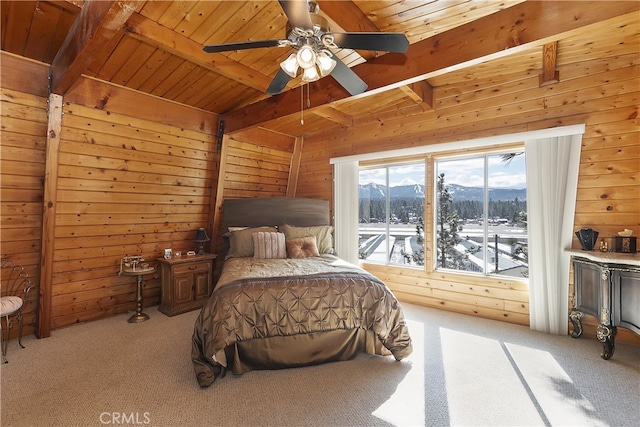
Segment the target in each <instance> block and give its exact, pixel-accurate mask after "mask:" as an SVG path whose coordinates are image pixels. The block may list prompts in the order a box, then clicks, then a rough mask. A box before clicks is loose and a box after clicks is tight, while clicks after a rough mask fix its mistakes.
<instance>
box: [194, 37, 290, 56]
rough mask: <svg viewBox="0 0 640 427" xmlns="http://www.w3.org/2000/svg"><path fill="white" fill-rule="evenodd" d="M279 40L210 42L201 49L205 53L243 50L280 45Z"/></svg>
mask: <svg viewBox="0 0 640 427" xmlns="http://www.w3.org/2000/svg"><path fill="white" fill-rule="evenodd" d="M280 43H281V41H280V40H256V41H250V42H236V43H223V44H211V45H208V46H205V47H204V48H203V49H202V50H204V51H205V52H207V53H214V52H228V51H231V50H244V49H257V48H261V47H277V46H280Z"/></svg>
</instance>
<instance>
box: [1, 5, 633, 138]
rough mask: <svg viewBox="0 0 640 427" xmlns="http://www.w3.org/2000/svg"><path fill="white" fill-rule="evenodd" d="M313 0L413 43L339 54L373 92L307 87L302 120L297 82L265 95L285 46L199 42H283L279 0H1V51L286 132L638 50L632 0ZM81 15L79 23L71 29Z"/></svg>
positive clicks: (334, 23)
mask: <svg viewBox="0 0 640 427" xmlns="http://www.w3.org/2000/svg"><path fill="white" fill-rule="evenodd" d="M318 3H319V5H320V8H321V14H322V15H323V16H324V17H325V18H327V19H328V20H329V22H330V24H331V29H332V30H334V31H349V32H351V31H386V32H403V33H405V34H406V36H407V38H408V39H409V42H410V44H411V45H410V48H409V51H408V52H407V54H384V52H369V51H352V50H348V49H341V50H338V51H336V52H335V53H336V54H337V55H338V56H339V57H340V58H342V59H343V61H344V62H345V63H347V64H348V65H349V66H351V67H353V69H354V71H356V72H357V74H358V75H359V76H360V77H361V78H362V79H363V80H364V81H365V82H367V83H368V84H369V89H370V90H371V89H375V90H373V91H371V92H367V93H365V94H364V95H360V96H356V97H349V96H348V94H347V93H346V92H345V91H344V90H343V89H342V88H341V87H340V86H339V85H338V84H337V83H336V82H335V81H334V80H333V78H331V77H327V78H324V79H321V80H320V81H318V82H315V83H312V84H310V85H307V86H306V88H305V90H304V93H305V99H304V104H306V102H307V100H308V101H309V103H310V109H309V110H308V111H307V112H305V123H304V126H301V123H300V107H301V101H302V98H301V95H302V90H300V89H299V88H298V87H299V86H300V83H301V82H300V80H299V78H298V79H293V80H292V81H291V82H290V84H289V86H288V89H289V90H288V91H287V92H285V93H283V94H280V95H277V96H274V97H270V96H268V95H266V94H265V89H266V88H267V86H268V85H269V84H270V82H271V79H272V78H273V77H274V76H275V74H276V73H277V71H278V68H279V63H280V61H282V60H283V59H285V58H286V57H287V56H288V55H289V54H290V53H291V49H290V48H265V49H252V50H243V51H234V52H226V53H216V54H206V53H204V52H203V51H202V46H204V45H206V44H218V43H225V42H236V41H247V40H263V39H280V38H283V37H284V36H285V32H286V24H287V18H286V16H285V15H284V13H283V11H282V8H281V7H280V5H279V4H278V2H277V1H264V0H262V1H211V0H203V1H100V2H96V1H93V0H89V1H87V2H84V3H83V2H82V1H81V0H67V1H64V0H48V1H22V0H19V1H4V0H3V1H2V2H1V16H0V19H1V21H0V25H1V31H2V34H1V36H2V43H1V47H2V49H3V50H5V51H8V52H11V53H15V54H18V55H21V56H25V57H28V58H31V59H34V60H37V61H41V62H45V63H48V64H53V67H52V69H53V91H54V92H55V93H60V94H63V95H64V93H65V92H66V91H67V90H68V89H69V88H70V87H72V85H73V84H74V82H75V81H76V80H77V79H78V78H79V76H80V75H85V76H88V77H91V78H96V79H100V80H104V81H108V82H111V83H114V84H117V85H121V86H124V87H127V88H131V89H135V90H138V91H141V92H144V93H148V94H151V95H155V96H158V97H161V98H165V99H169V100H172V101H175V102H179V103H182V104H185V105H189V106H193V107H196V108H199V109H202V110H206V111H211V112H215V113H217V114H220V115H222V117H223V118H224V119H225V120H226V121H227V122H228V125H229V126H230V129H229V130H232V131H233V130H238V129H242V128H245V127H251V126H257V125H259V126H261V127H264V128H267V129H272V130H275V131H277V132H280V133H284V134H288V135H300V134H312V133H315V132H320V131H322V130H326V129H327V128H328V127H333V126H350V124H351V123H353V120H356V119H357V118H358V117H363V116H371V115H375V114H385V113H389V112H393V111H398V110H403V111H405V112H406V111H411V109H431V108H437V105H432V104H433V102H432V98H431V93H432V91H433V90H434V88H439V89H442V90H443V89H445V88H447V87H454V86H455V85H460V84H473V81H474V80H477V79H480V78H483V79H486V78H489V79H495V81H496V83H499V82H500V81H504V77H501V76H505V75H509V76H510V81H511V80H513V78H514V77H513V75H517V74H520V75H522V76H529V75H531V73H536V74H540V73H542V72H543V71H544V69H545V67H547V68H548V67H552V69H551V70H550V72H551V75H553V67H555V66H556V65H567V64H571V63H574V62H579V61H584V60H590V59H593V58H597V57H598V56H599V55H601V54H602V52H607V51H611V50H612V49H618V50H620V49H621V48H620V44H619V40H620V38H619V37H616V38H612V37H609V35H610V34H611V32H612V31H615V32H616V33H617V35H618V36H619V35H620V34H621V33H622V34H624V40H625V43H623V44H625V45H627V46H628V47H627V48H625V49H626V50H628V52H627V53H630V52H637V51H638V48H637V44H638V23H637V22H638V20H637V17H636V14H637V12H638V9H639V6H638V4H639V2H635V1H633V2H630V1H621V2H614V1H601V2H580V1H578V2H570V1H567V2H565V1H562V2H544V1H537V0H536V1H532V0H528V1H526V2H525V1H524V0H483V1H481V0H431V1H424V0H419V1H411V0H405V1H400V0H380V1H372V0H353V1H332V0H325V1H322V0H320V1H319V2H318ZM586 3H589V5H588V6H587V5H586ZM81 10H82V11H83V13H81ZM567 16H569V17H571V19H567ZM76 20H79V21H82V22H83V23H84V25H83V26H77V25H76V27H74V26H73V25H74V21H76ZM89 35H90V36H91V37H88V36H89ZM65 38H66V41H65ZM609 40H614V41H609ZM555 42H558V43H557V44H556V43H555ZM614 44H615V45H614ZM556 47H557V50H556ZM625 49H622V50H623V51H624V50H625ZM549 52H550V53H549ZM623 53H624V52H623ZM545 57H546V58H547V59H546V60H543V58H545ZM516 79H517V77H516ZM294 89H295V90H294ZM307 92H308V95H307ZM451 95H452V96H455V93H453V94H451ZM252 104H253V105H252ZM106 108H108V106H107V107H106ZM305 108H307V107H306V106H305ZM264 111H266V113H265V112H264Z"/></svg>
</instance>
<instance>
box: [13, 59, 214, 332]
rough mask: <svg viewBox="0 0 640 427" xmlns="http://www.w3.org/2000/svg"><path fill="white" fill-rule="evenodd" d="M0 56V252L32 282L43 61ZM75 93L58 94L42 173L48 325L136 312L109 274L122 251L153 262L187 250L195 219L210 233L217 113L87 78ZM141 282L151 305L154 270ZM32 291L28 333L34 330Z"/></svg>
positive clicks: (42, 140) (42, 134)
mask: <svg viewBox="0 0 640 427" xmlns="http://www.w3.org/2000/svg"><path fill="white" fill-rule="evenodd" d="M2 55H3V56H2V60H3V67H2V73H3V74H2V77H3V80H2V92H1V102H2V146H1V147H2V158H1V159H2V160H1V161H2V164H1V166H2V169H1V173H2V175H1V178H2V182H1V184H0V189H1V191H2V193H1V197H2V216H1V217H0V220H1V221H2V223H1V226H2V241H1V243H2V254H3V255H4V254H10V255H11V256H12V258H14V259H16V260H17V261H19V262H21V263H23V264H26V266H27V267H28V270H29V273H30V276H31V277H32V278H34V279H35V280H36V282H37V281H38V279H39V262H40V259H41V254H40V248H41V236H42V203H43V190H44V182H43V179H44V171H45V145H46V133H47V112H46V106H47V98H46V94H47V88H46V81H47V70H48V67H47V66H46V64H38V65H37V66H36V71H34V70H33V68H34V65H33V64H34V63H33V61H28V60H25V59H24V58H20V57H15V56H13V55H10V54H6V53H4V52H3V53H2ZM9 64H10V65H11V66H10V67H7V66H6V65H9ZM37 70H40V71H41V72H40V73H38V72H37ZM38 79H40V81H41V82H43V83H44V85H43V89H41V90H40V93H39V95H40V96H34V95H31V94H28V93H23V92H21V91H19V90H16V88H18V89H22V90H30V91H35V90H32V89H31V88H30V86H29V85H32V84H33V83H32V82H33V81H37V80H38ZM74 91H75V92H72V93H70V94H68V95H67V96H66V97H65V103H64V106H63V116H62V123H61V141H60V153H59V162H58V165H57V171H58V175H57V176H55V177H52V179H55V185H56V190H57V200H56V201H55V202H56V205H57V209H56V216H55V220H54V225H53V227H54V230H53V233H54V236H55V239H54V254H53V261H54V262H53V269H52V270H53V275H52V278H51V283H50V284H45V286H50V287H51V294H52V300H51V304H52V309H51V313H52V319H51V329H56V328H59V327H62V326H66V325H70V324H74V323H77V322H83V321H87V320H94V319H99V318H102V317H105V316H109V315H112V314H116V313H122V312H126V311H133V310H135V279H134V278H131V277H120V276H118V271H119V262H120V259H121V257H122V256H124V255H143V256H144V257H145V258H147V259H148V260H151V261H153V260H155V258H156V257H159V256H160V255H161V252H162V250H163V249H164V248H173V249H176V250H182V251H186V250H190V249H194V248H195V243H194V242H193V237H194V234H195V229H196V228H198V227H205V228H208V231H209V233H211V231H212V230H211V228H210V227H211V218H212V210H213V207H214V203H215V189H216V186H217V178H218V168H219V161H220V160H219V152H218V151H217V150H216V141H217V138H216V135H215V131H216V130H217V127H218V126H217V125H218V123H217V122H218V117H217V115H215V114H212V113H208V112H203V111H200V110H196V109H193V108H189V107H185V106H181V105H178V104H175V103H171V102H167V101H164V100H161V99H159V98H155V97H149V96H145V95H141V94H140V93H138V92H135V91H131V90H128V89H125V88H121V87H118V86H114V85H109V84H105V83H102V82H98V81H95V80H87V79H84V80H83V81H81V82H80V83H79V84H78V86H77V87H76V89H74ZM140 106H144V107H145V108H140ZM152 117H158V118H159V120H162V122H164V123H169V124H163V123H161V122H159V121H152V120H149V118H152ZM143 283H144V301H145V306H146V307H148V306H152V305H156V304H158V303H159V301H160V281H159V273H156V274H154V275H151V276H146V277H145V280H144V282H143ZM33 296H34V301H32V302H30V303H29V304H28V310H27V316H25V320H26V321H27V322H26V332H27V333H31V332H34V330H35V316H36V310H35V301H36V297H37V294H36V293H34V294H33Z"/></svg>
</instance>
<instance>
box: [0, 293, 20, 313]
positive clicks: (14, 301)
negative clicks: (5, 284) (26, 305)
mask: <svg viewBox="0 0 640 427" xmlns="http://www.w3.org/2000/svg"><path fill="white" fill-rule="evenodd" d="M20 307H22V298H20V297H14V296H7V297H2V298H0V316H9V315H11V314H13V313H15V312H16V311H18V310H20Z"/></svg>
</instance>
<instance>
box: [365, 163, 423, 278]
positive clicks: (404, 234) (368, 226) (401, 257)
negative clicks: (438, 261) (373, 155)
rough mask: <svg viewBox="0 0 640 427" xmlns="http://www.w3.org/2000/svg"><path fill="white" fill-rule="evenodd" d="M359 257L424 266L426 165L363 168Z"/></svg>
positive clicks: (375, 260)
mask: <svg viewBox="0 0 640 427" xmlns="http://www.w3.org/2000/svg"><path fill="white" fill-rule="evenodd" d="M359 218H360V225H359V232H360V240H359V245H360V249H359V256H360V258H361V259H366V260H368V261H374V262H382V263H392V264H401V265H413V266H418V265H424V243H423V242H424V163H422V162H420V163H416V164H410V165H396V166H389V167H382V168H375V169H361V170H360V182H359Z"/></svg>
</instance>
